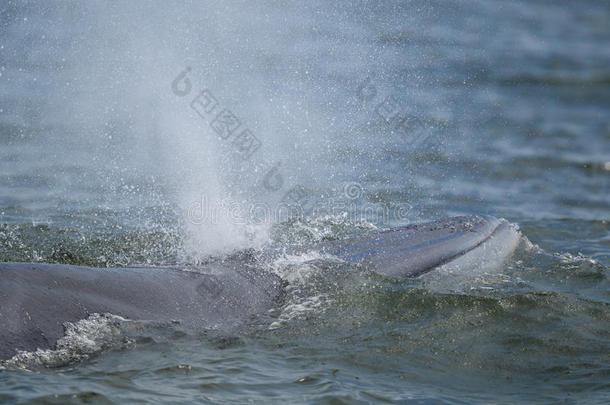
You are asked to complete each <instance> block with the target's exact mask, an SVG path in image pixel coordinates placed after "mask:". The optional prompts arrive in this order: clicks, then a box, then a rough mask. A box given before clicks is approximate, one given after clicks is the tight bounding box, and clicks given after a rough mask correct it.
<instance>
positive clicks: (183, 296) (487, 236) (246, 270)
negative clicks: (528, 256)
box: [0, 215, 519, 360]
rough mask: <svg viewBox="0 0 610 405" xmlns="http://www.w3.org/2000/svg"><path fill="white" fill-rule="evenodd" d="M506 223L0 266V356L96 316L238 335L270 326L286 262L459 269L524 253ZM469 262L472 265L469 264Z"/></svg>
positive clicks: (463, 220)
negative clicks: (311, 255)
mask: <svg viewBox="0 0 610 405" xmlns="http://www.w3.org/2000/svg"><path fill="white" fill-rule="evenodd" d="M518 237H519V235H518V230H517V229H516V228H515V227H514V226H513V225H511V224H510V223H508V222H507V221H505V220H502V219H497V218H495V217H492V216H486V215H469V216H460V217H453V218H445V219H440V220H437V221H433V222H427V223H421V224H413V225H406V226H402V227H397V228H393V229H390V230H385V231H374V232H369V233H366V234H364V235H356V236H353V237H348V238H344V239H341V240H334V241H325V242H321V243H318V244H314V245H311V246H288V247H286V246H282V247H278V246H270V247H269V248H267V249H266V250H263V252H262V253H261V254H257V252H255V251H252V250H245V251H241V252H236V253H234V254H231V255H228V256H225V257H221V258H213V259H210V260H208V261H206V262H204V263H201V264H198V265H190V266H189V265H184V266H162V267H150V266H147V267H124V268H93V267H83V266H74V265H65V264H46V263H9V262H2V263H0V359H1V360H6V359H10V358H11V357H13V356H15V355H16V354H18V353H19V352H21V351H26V352H31V351H35V350H37V349H43V350H44V349H53V348H55V347H56V344H57V341H58V340H59V339H60V338H61V337H62V336H63V335H64V334H65V324H66V323H67V322H76V321H79V320H82V319H86V318H87V317H88V316H90V315H92V314H106V313H109V314H113V315H117V316H120V317H123V318H125V319H130V320H150V321H156V322H179V323H180V324H181V325H183V326H184V327H185V328H189V329H193V330H218V331H221V332H228V333H238V332H239V331H241V330H244V329H247V328H253V327H258V326H261V325H269V324H271V323H272V322H273V320H274V319H273V316H272V315H271V314H272V313H273V310H274V309H277V308H278V307H280V306H281V305H282V303H283V300H284V297H285V290H286V287H287V281H285V280H283V279H282V278H281V277H280V276H278V275H277V274H275V273H274V272H273V271H271V270H270V266H269V263H270V262H272V261H273V260H274V258H277V257H278V255H282V254H286V253H287V252H288V253H289V254H302V253H306V252H312V251H315V252H319V253H322V254H324V255H328V256H331V257H334V258H336V259H338V260H340V261H343V262H345V263H348V264H350V265H354V266H358V267H362V268H364V269H367V270H370V271H372V272H375V273H379V274H381V275H383V276H387V277H391V278H408V277H420V276H422V275H425V274H427V273H430V272H433V271H434V270H435V269H439V268H442V267H443V266H447V265H448V264H451V263H460V262H463V263H473V262H476V261H480V260H484V259H485V257H488V256H489V253H490V252H493V253H494V255H493V256H494V257H495V258H496V259H497V260H502V259H504V258H506V257H508V256H509V255H510V254H511V253H512V251H513V250H514V249H515V247H516V243H517V242H516V241H517V240H518ZM467 258H468V260H466V259H467Z"/></svg>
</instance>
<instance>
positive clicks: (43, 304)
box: [0, 262, 283, 359]
mask: <svg viewBox="0 0 610 405" xmlns="http://www.w3.org/2000/svg"><path fill="white" fill-rule="evenodd" d="M198 271H199V272H196V271H184V270H178V269H172V268H119V269H100V268H89V267H78V266H67V265H55V264H25V263H0V323H1V324H0V359H7V358H10V357H12V356H13V355H14V354H16V351H17V350H18V349H20V350H27V351H32V350H35V349H36V348H42V349H47V348H52V347H54V346H55V344H56V342H57V340H58V339H59V338H60V337H62V336H63V334H64V328H63V323H64V322H74V321H78V320H81V319H84V318H87V317H88V316H89V315H90V314H93V313H107V312H109V313H112V314H114V315H119V316H122V317H125V318H128V319H142V320H154V321H160V322H170V321H173V320H179V321H180V322H181V323H182V324H183V325H184V326H185V327H189V328H198V329H219V330H221V331H234V330H237V329H239V328H242V327H244V326H246V325H250V324H252V323H255V322H257V318H259V317H261V316H264V315H265V314H267V313H268V311H269V310H270V309H272V308H273V307H275V306H277V305H278V303H277V301H278V300H279V299H281V296H282V291H283V289H282V281H281V280H280V279H279V278H278V277H277V276H275V275H273V274H269V273H267V272H264V271H260V270H259V269H257V268H255V267H253V268H249V267H248V266H243V265H242V266H239V265H238V264H237V262H228V263H220V264H213V265H211V266H208V267H207V268H206V269H205V272H204V273H202V272H201V271H202V270H201V269H199V270H198Z"/></svg>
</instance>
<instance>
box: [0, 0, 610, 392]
mask: <svg viewBox="0 0 610 405" xmlns="http://www.w3.org/2000/svg"><path fill="white" fill-rule="evenodd" d="M219 112H220V113H219ZM471 213H482V214H490V215H494V216H497V217H502V218H506V219H507V220H508V221H510V222H511V223H514V224H517V225H518V226H519V228H520V232H521V233H522V235H523V236H522V240H521V243H520V245H519V247H518V249H517V250H516V252H515V253H514V254H513V255H512V256H511V257H510V258H509V259H508V260H507V261H506V262H504V263H502V264H501V265H500V266H498V268H495V269H476V268H472V269H471V268H462V269H461V271H460V274H458V275H457V276H456V277H454V278H451V279H450V280H446V279H444V278H442V277H437V278H434V277H433V278H429V279H409V280H395V279H390V278H384V277H381V276H378V275H375V274H374V273H371V272H367V271H366V269H362V268H351V269H349V268H348V269H346V268H345V266H338V265H336V263H334V264H333V263H332V262H329V263H326V262H324V261H320V260H315V259H316V258H315V257H310V256H287V257H284V258H282V259H281V260H277V261H276V262H274V264H273V265H272V266H270V268H269V271H273V272H276V273H277V274H280V275H281V276H282V277H284V278H285V279H286V280H288V282H289V283H290V285H289V287H288V294H287V300H286V302H285V303H284V304H283V305H282V307H281V308H279V309H278V314H277V320H276V322H274V323H273V324H272V325H271V326H269V327H264V328H257V329H255V330H251V331H246V332H244V333H241V334H237V335H226V334H224V335H223V334H219V333H215V332H214V331H201V333H200V334H194V333H192V332H186V331H184V330H181V328H180V327H179V325H173V326H167V325H166V326H160V325H154V324H150V323H147V322H141V321H125V320H121V319H119V318H116V317H114V316H113V315H111V314H99V315H97V316H93V317H92V318H90V319H88V320H87V321H84V322H82V323H80V324H77V325H71V328H70V334H69V336H67V337H66V341H65V342H64V343H65V346H64V347H63V349H62V350H57V351H53V352H42V353H41V352H39V353H30V354H24V355H23V356H21V357H20V358H16V359H13V360H12V361H9V362H4V363H3V364H2V367H0V403H3V404H4V403H6V404H17V403H20V404H21V403H23V404H25V403H27V404H43V403H44V404H80V403H94V404H110V403H117V404H118V403H121V404H122V403H176V404H177V403H294V404H364V403H409V404H411V403H413V404H472V403H479V404H508V403H540V404H551V403H562V404H563V403H566V404H572V403H574V404H576V403H578V404H580V403H582V404H607V403H610V281H609V280H610V4H609V3H608V2H607V1H603V0H600V1H592V0H585V1H579V2H556V1H543V0H536V1H532V0H529V1H521V0H518V1H511V2H507V1H495V0H485V1H483V0H475V1H470V2H461V1H452V0H447V1H436V0H428V1H392V0H388V1H380V2H376V1H367V0H361V1H336V2H327V1H318V0H313V1H308V2H296V1H275V0H266V1H256V2H254V1H223V2H208V1H204V2H190V1H183V2H179V3H174V2H171V3H170V2H161V1H157V2H143V1H134V2H131V1H130V2H127V1H121V2H112V3H111V2H102V1H87V2H63V1H11V0H8V1H3V2H2V3H1V4H0V261H23V262H33V261H35V262H52V263H67V264H79V265H88V266H98V267H106V266H112V267H122V266H135V265H148V266H152V265H167V264H172V265H196V264H200V263H205V261H206V260H208V259H209V258H210V257H222V256H223V255H227V254H231V253H234V252H236V251H240V250H243V249H254V250H256V249H261V248H263V247H264V246H266V245H268V244H274V245H280V246H282V245H291V244H308V243H313V242H317V241H321V240H333V239H341V238H345V237H347V236H348V235H352V234H358V233H365V232H368V231H370V230H375V229H386V228H390V227H393V226H399V225H404V224H407V223H417V222H422V221H426V220H434V219H437V218H439V217H444V216H453V215H462V214H471ZM0 311H1V308H0ZM0 327H2V325H0Z"/></svg>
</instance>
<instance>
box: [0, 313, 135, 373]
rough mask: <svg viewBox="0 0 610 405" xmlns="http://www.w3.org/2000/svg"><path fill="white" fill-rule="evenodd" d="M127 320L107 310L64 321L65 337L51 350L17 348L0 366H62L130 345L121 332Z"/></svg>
mask: <svg viewBox="0 0 610 405" xmlns="http://www.w3.org/2000/svg"><path fill="white" fill-rule="evenodd" d="M127 322H130V321H128V320H126V319H124V318H122V317H120V316H116V315H112V314H108V313H106V314H101V315H100V314H97V313H95V314H92V315H90V316H89V317H88V318H87V319H82V320H80V321H78V322H74V323H72V322H66V323H65V324H64V328H65V336H64V337H62V338H61V339H59V340H58V341H57V345H56V348H55V349H52V350H51V349H45V350H43V349H38V350H36V351H35V352H27V351H19V352H18V353H17V354H16V355H15V356H13V357H12V358H10V359H8V360H2V361H0V368H24V369H36V368H43V367H62V366H67V365H70V364H74V363H78V362H81V361H83V360H86V359H88V358H89V357H90V356H91V355H94V354H97V353H100V352H102V351H104V350H108V349H110V348H124V347H129V346H132V345H133V341H131V340H129V339H127V338H126V337H125V336H124V334H123V330H124V326H125V323H127Z"/></svg>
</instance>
